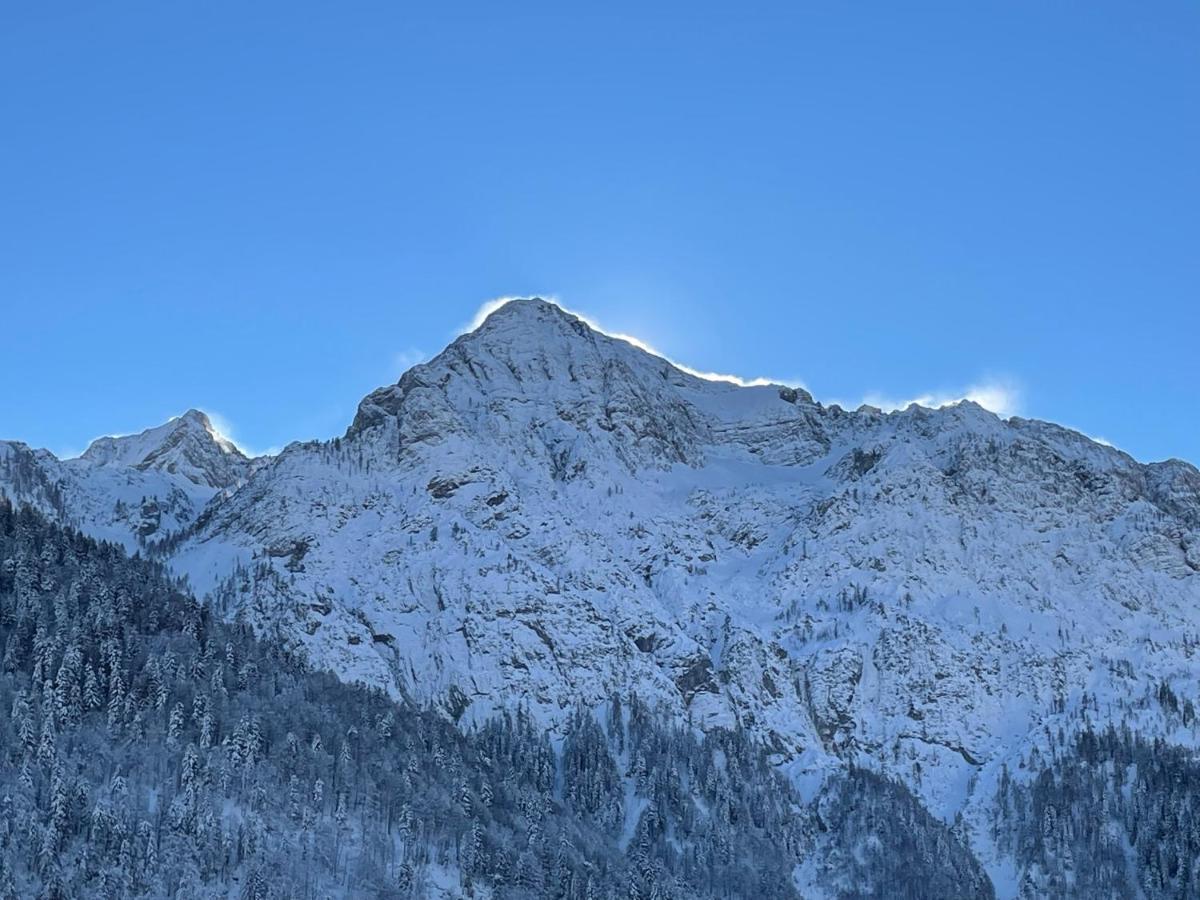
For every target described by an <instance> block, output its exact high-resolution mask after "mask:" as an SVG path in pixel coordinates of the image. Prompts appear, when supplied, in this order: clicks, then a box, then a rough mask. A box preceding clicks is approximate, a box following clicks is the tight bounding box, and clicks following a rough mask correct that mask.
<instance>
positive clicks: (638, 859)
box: [0, 501, 980, 900]
mask: <svg viewBox="0 0 1200 900" xmlns="http://www.w3.org/2000/svg"><path fill="white" fill-rule="evenodd" d="M0 646H2V647H3V660H2V663H0V664H2V668H3V672H2V674H0V703H2V704H3V708H4V709H7V710H11V716H9V717H7V718H4V719H0V747H2V748H3V750H2V751H0V898H3V900H12V898H26V897H45V898H59V897H81V898H85V897H105V898H112V897H117V898H133V897H177V898H206V897H213V898H215V897H229V896H239V897H246V898H255V900H261V898H268V897H271V898H285V897H296V898H301V897H324V896H330V895H336V896H351V897H377V896H378V897H428V896H439V895H444V896H478V897H497V898H501V897H503V898H532V897H554V898H608V897H621V898H650V897H654V898H669V897H678V898H684V897H758V898H763V897H790V896H795V895H796V892H795V888H794V886H793V869H794V868H795V866H796V865H797V863H798V862H799V861H800V860H801V859H802V858H803V857H804V855H805V853H806V852H809V850H811V849H812V848H815V846H816V845H815V844H814V835H815V834H816V833H817V832H818V831H819V830H820V829H826V828H828V827H829V825H828V824H822V825H821V826H820V829H817V828H814V825H813V823H812V820H811V817H810V813H809V811H808V810H807V809H806V808H804V807H803V806H802V805H801V803H800V801H799V799H798V798H797V796H796V795H795V794H794V792H793V791H792V790H791V789H790V787H789V786H788V784H787V783H786V781H785V780H784V779H783V778H782V777H781V776H780V775H779V774H778V773H777V772H776V771H775V770H774V769H773V768H771V767H770V766H769V765H768V764H767V763H766V761H765V759H764V757H763V756H762V754H761V752H760V751H759V750H758V749H756V748H755V747H753V746H752V745H751V744H750V743H748V741H747V740H746V738H745V737H743V736H742V735H740V734H737V733H733V732H728V731H714V732H711V733H710V734H708V735H707V736H705V737H704V738H703V739H700V738H697V737H696V736H695V733H694V732H692V731H690V730H688V729H682V728H677V727H672V726H670V725H668V724H666V721H667V720H665V719H660V718H659V717H657V716H656V715H655V714H654V713H653V711H652V710H650V709H649V708H648V707H647V706H646V705H644V704H643V703H642V702H641V701H639V700H638V699H637V698H636V697H634V698H628V699H626V700H621V699H618V698H614V699H613V700H612V701H611V703H610V704H608V705H607V707H606V708H604V709H602V710H598V711H586V710H578V711H577V712H576V713H575V714H574V715H573V716H572V717H571V718H570V724H569V727H568V728H567V729H566V732H565V734H564V735H561V736H558V737H557V738H554V739H553V740H552V739H551V736H549V735H547V734H545V733H542V732H539V731H538V730H536V729H535V728H534V727H533V725H532V724H531V721H530V719H529V718H528V717H527V716H525V715H524V714H523V713H522V712H521V711H519V710H518V711H516V712H515V713H514V714H512V715H504V716H500V717H497V718H495V719H493V720H491V721H490V722H488V723H487V724H486V725H484V726H483V727H480V728H478V729H474V730H472V731H470V732H462V731H460V730H458V729H457V728H455V727H454V726H453V725H452V724H451V723H450V722H449V721H447V720H446V719H445V718H444V717H440V716H438V715H435V714H434V713H432V712H429V711H423V710H419V709H416V708H413V707H411V706H407V705H403V704H397V703H394V702H393V701H391V700H390V699H389V698H387V697H386V696H385V695H384V694H383V693H382V692H380V691H376V690H370V689H367V688H364V687H361V686H354V685H347V684H343V683H340V682H338V681H336V680H335V679H334V678H332V677H331V676H329V675H328V674H324V673H318V672H313V671H310V670H308V669H307V668H306V666H305V665H304V664H303V663H302V662H301V661H300V660H298V659H296V658H295V657H292V656H289V655H287V654H286V653H282V652H278V651H276V650H275V649H274V648H275V646H276V645H275V644H274V643H273V642H272V641H270V640H258V639H256V638H255V637H254V636H253V635H252V634H251V633H250V630H249V629H248V628H246V627H242V626H239V625H237V624H226V623H222V622H220V621H217V620H214V618H213V617H212V616H211V615H210V613H209V611H208V610H207V609H206V608H204V607H202V606H200V605H199V604H197V603H196V602H195V601H194V600H193V599H192V598H191V597H189V596H188V595H186V594H185V593H184V592H182V591H181V590H180V589H179V587H178V585H177V584H175V583H173V582H172V581H170V580H169V579H168V578H167V577H166V576H165V574H164V572H163V570H162V569H161V568H160V567H159V566H158V565H156V564H154V563H150V562H146V561H144V560H141V559H139V558H133V559H130V558H128V557H126V556H125V555H124V553H123V552H122V551H121V550H120V549H118V548H117V547H115V546H113V545H110V544H104V543H98V542H95V541H93V540H91V539H89V538H86V537H83V536H82V535H80V534H78V533H76V532H73V531H70V530H67V529H63V528H60V527H58V526H54V525H51V524H49V523H47V522H46V521H45V520H43V519H42V518H41V517H40V516H38V515H37V514H35V513H34V512H32V511H31V510H30V509H28V508H22V509H21V510H14V509H13V508H12V507H11V506H10V505H9V504H7V503H4V502H2V501H0ZM896 791H899V792H903V788H900V787H899V786H898V785H896V786H892V787H890V788H888V789H886V790H884V791H883V792H882V793H881V794H880V796H883V797H885V798H887V797H891V796H892V794H893V793H894V792H896ZM867 793H870V792H867ZM906 796H907V795H906ZM906 802H907V803H909V804H911V803H912V802H913V801H912V798H911V797H907V801H906ZM871 808H872V809H876V807H875V806H874V805H872V807H871ZM825 817H826V819H827V820H828V821H829V822H834V821H836V820H837V816H836V815H834V816H831V814H830V812H829V810H828V809H827V810H826V813H825ZM889 818H890V817H889V816H888V815H887V814H884V815H883V816H881V817H880V820H879V821H875V822H866V823H864V822H856V823H855V825H856V830H857V831H858V832H859V833H860V834H862V835H864V836H866V837H870V835H871V834H872V833H877V836H876V838H875V840H874V843H875V845H877V846H881V847H883V848H884V849H885V851H886V850H887V849H888V848H889V847H891V846H892V845H893V844H895V842H894V840H893V839H894V838H895V837H896V836H897V833H896V832H895V831H894V830H887V829H886V828H884V830H882V831H881V830H880V828H881V826H886V825H887V820H888V819H889ZM924 818H925V819H928V817H927V816H926V817H924ZM897 821H898V822H899V821H900V820H897ZM916 825H917V831H921V830H922V829H924V830H927V831H929V832H930V833H931V834H934V837H932V838H930V840H933V841H935V842H937V841H944V840H946V839H947V838H946V837H945V834H948V833H946V832H945V830H944V829H943V828H941V826H940V825H938V824H937V823H934V822H933V821H932V820H929V821H924V820H922V821H920V822H918V823H916ZM836 827H840V826H836ZM872 828H874V830H875V831H874V832H872ZM905 830H908V831H911V829H905ZM905 840H906V841H907V844H906V845H905V846H908V845H913V846H918V845H921V843H922V838H921V837H918V838H917V839H916V843H915V844H913V837H912V835H911V833H910V834H909V835H908V836H907V837H906V838H905ZM895 847H896V849H897V850H898V855H897V854H892V853H889V854H888V856H889V861H888V862H889V866H890V867H891V868H890V869H889V870H888V871H894V870H896V867H897V866H898V867H900V868H904V869H905V871H906V873H907V874H908V875H910V876H911V877H913V878H916V879H920V878H922V877H932V878H935V879H940V880H939V881H938V883H946V882H945V880H946V879H947V878H950V879H953V878H955V877H956V876H957V875H958V866H957V864H955V865H953V866H949V867H948V866H946V865H945V863H944V861H943V860H941V859H936V858H935V859H929V858H928V854H926V853H924V852H921V853H914V854H906V851H905V847H904V846H901V845H900V844H895ZM860 865H862V864H860ZM865 865H867V866H868V868H869V867H870V866H871V860H869V859H868V860H866V861H865ZM969 874H970V875H971V877H973V878H976V879H978V878H979V877H980V876H979V872H978V869H977V868H976V869H974V870H973V871H972V872H971V873H969ZM949 883H953V881H951V882H949Z"/></svg>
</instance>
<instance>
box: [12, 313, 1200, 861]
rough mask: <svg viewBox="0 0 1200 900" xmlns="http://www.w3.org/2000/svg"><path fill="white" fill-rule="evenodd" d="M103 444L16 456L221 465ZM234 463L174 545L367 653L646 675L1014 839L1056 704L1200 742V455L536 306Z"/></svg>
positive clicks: (334, 654)
mask: <svg viewBox="0 0 1200 900" xmlns="http://www.w3.org/2000/svg"><path fill="white" fill-rule="evenodd" d="M90 452H91V451H89V453H90ZM7 453H8V454H9V457H8V458H9V459H15V458H17V457H18V456H20V458H22V459H25V458H26V457H27V456H28V454H29V453H31V451H28V450H14V449H12V446H11V445H10V447H9V449H8V450H7ZM172 453H173V454H174V455H173V456H171V455H170V454H172ZM21 454H25V456H21ZM95 455H96V457H97V458H96V459H94V460H93V461H92V462H91V463H86V462H84V463H81V464H80V465H79V466H77V467H75V468H74V469H72V470H71V477H70V478H67V477H65V476H64V477H62V478H60V479H59V480H57V481H56V480H55V477H54V475H53V473H52V474H51V475H49V476H47V477H46V478H45V479H43V480H39V478H41V476H40V475H38V474H37V473H39V472H44V471H50V470H51V469H52V468H53V467H50V466H48V465H47V464H46V462H45V460H43V461H42V462H41V463H38V462H37V460H36V459H35V460H33V461H30V462H27V463H22V464H20V466H17V467H14V464H13V463H9V464H8V469H7V470H5V469H0V479H3V483H4V484H6V485H7V486H8V489H9V490H13V489H14V488H13V485H16V488H15V489H16V490H17V491H18V492H21V491H23V492H24V496H42V497H43V500H42V502H43V504H45V503H51V504H52V503H53V502H54V501H52V500H50V499H45V497H49V496H50V495H51V494H52V493H53V490H57V491H58V492H59V495H60V499H59V502H61V503H62V504H63V505H64V506H65V507H66V508H68V509H71V510H76V507H77V506H78V501H76V500H71V499H66V498H70V497H74V496H76V495H83V494H86V492H87V491H88V490H92V488H90V487H88V485H90V484H91V483H92V482H91V481H89V479H96V478H98V477H99V475H98V473H99V472H101V471H104V472H108V471H121V472H123V473H128V472H130V471H132V472H137V473H138V475H137V477H139V478H148V477H150V476H151V475H154V476H156V477H163V476H169V477H171V478H174V479H176V481H175V482H173V484H176V485H177V484H178V478H179V476H180V475H182V476H183V477H184V478H185V479H189V478H190V474H196V473H198V472H208V471H209V469H208V467H206V466H204V465H201V464H200V463H199V462H198V461H197V460H196V458H195V457H194V456H193V455H190V454H187V453H182V452H181V451H179V449H178V445H176V448H175V449H174V450H172V451H168V453H167V454H165V455H164V454H162V453H159V454H158V455H157V456H154V460H155V462H154V463H152V464H150V465H146V462H147V460H149V459H151V456H152V455H151V454H147V455H140V450H139V452H138V453H132V454H129V455H121V456H120V459H122V460H126V459H132V458H133V457H134V456H140V461H139V462H136V463H133V464H132V466H133V468H132V469H130V468H129V465H130V464H128V463H123V464H122V466H123V467H122V466H114V465H112V464H111V463H112V461H114V460H116V459H117V455H116V454H110V452H109V450H108V449H107V447H106V448H104V452H103V453H101V452H100V451H99V450H98V451H97V453H96V454H95ZM34 456H36V454H34ZM101 456H103V457H104V461H103V462H100V460H99V457H101ZM168 456H169V457H170V458H171V459H172V460H173V464H174V466H175V468H174V469H171V468H170V464H168V466H167V467H166V469H165V470H164V468H163V467H161V466H159V465H158V462H157V461H158V460H162V459H166V458H168ZM222 459H224V458H222ZM0 465H3V463H0ZM60 465H64V466H65V465H67V464H60ZM85 465H90V466H91V467H90V468H87V469H86V471H82V470H83V468H84V466H85ZM55 471H57V470H55ZM242 471H244V470H242ZM5 473H7V474H5ZM14 473H15V474H14ZM89 473H90V474H89ZM189 473H190V474H189ZM127 477H131V478H132V477H134V476H127ZM222 480H223V477H222V476H220V475H219V474H218V475H217V476H214V477H207V478H206V481H205V483H206V485H207V488H206V489H207V490H210V491H212V492H213V493H212V495H211V496H212V499H211V500H206V506H205V507H204V509H203V512H202V513H199V512H198V508H197V507H195V506H193V507H191V508H189V510H188V511H187V515H186V516H183V515H180V516H177V517H176V519H175V520H174V521H173V523H172V524H173V526H175V527H183V528H184V530H183V531H181V532H179V534H178V537H177V539H176V540H173V541H172V542H171V544H170V546H171V557H170V562H171V565H172V566H174V567H175V568H176V569H177V571H180V572H182V573H186V574H187V575H188V576H189V578H190V579H191V581H192V583H193V585H194V586H195V587H196V588H197V589H198V590H199V591H200V592H202V593H205V594H207V595H208V596H209V597H210V599H211V601H212V602H213V603H215V604H217V605H218V606H219V607H220V608H221V609H222V610H224V611H225V612H226V613H228V614H231V615H232V614H234V613H235V612H236V613H240V614H242V615H244V616H246V617H248V618H249V620H250V621H252V622H254V623H255V624H256V626H258V627H259V629H260V630H261V631H263V632H265V633H270V634H273V635H275V636H277V638H278V639H279V640H282V641H286V642H289V643H291V644H294V645H295V646H297V647H298V648H301V649H303V651H304V652H306V653H307V654H308V655H309V656H310V657H311V658H312V659H313V660H314V661H315V662H316V663H317V664H319V665H323V666H327V667H329V668H330V669H332V670H334V671H335V672H338V673H339V674H340V675H342V676H343V677H345V678H348V679H356V680H364V681H368V682H371V683H374V684H378V685H381V686H383V687H385V688H387V689H388V690H390V691H392V692H393V693H395V694H398V695H406V696H411V697H414V698H417V699H420V700H423V701H432V702H433V703H435V704H437V705H438V706H440V708H441V709H443V710H444V711H445V713H446V714H447V715H448V716H451V717H453V718H455V719H457V720H459V721H462V722H467V721H474V720H477V719H478V718H481V717H483V716H486V715H487V714H488V713H489V712H491V711H492V710H494V709H496V708H497V707H501V706H510V705H513V704H516V703H523V704H527V705H529V706H530V708H531V709H532V710H533V711H534V712H535V713H536V714H537V715H539V716H540V717H541V718H542V719H543V721H544V722H546V724H547V725H549V726H551V727H556V726H558V725H560V724H561V723H562V722H563V721H564V719H565V717H566V716H567V714H568V713H569V711H570V710H571V708H572V707H573V706H574V705H575V704H576V703H578V702H580V701H582V702H585V703H592V702H599V701H601V700H603V699H604V698H606V697H608V696H609V695H610V694H611V693H612V692H614V691H620V690H625V689H629V688H636V689H637V690H638V691H639V692H640V693H642V694H643V696H647V697H649V698H652V699H655V700H657V701H659V702H661V703H662V704H664V705H666V706H668V707H670V708H672V709H674V710H675V711H676V712H677V713H678V715H679V716H680V717H681V718H684V717H686V718H688V719H690V721H692V722H693V723H695V724H697V725H698V726H700V727H704V726H706V725H709V724H723V725H734V726H740V727H743V728H745V729H748V730H749V731H750V732H751V733H753V734H754V735H755V736H756V737H757V738H758V739H759V740H761V741H762V742H763V743H764V744H766V746H768V747H769V748H770V749H771V751H772V752H773V753H774V754H775V759H776V760H777V761H778V762H779V763H780V764H781V765H783V766H785V768H786V770H787V771H788V772H789V773H791V774H792V775H793V776H794V777H795V778H796V779H797V780H798V782H800V783H801V784H810V783H811V784H813V785H815V784H816V783H817V782H819V780H820V779H821V777H822V776H823V774H824V773H827V772H829V771H833V770H836V769H838V768H840V767H843V766H844V765H845V764H846V763H848V762H850V761H857V762H858V763H859V764H861V765H867V766H870V767H871V768H875V769H877V770H881V771H884V772H887V773H889V774H892V775H895V776H896V777H898V778H900V779H901V780H903V781H904V782H906V783H907V784H908V785H909V786H911V787H912V788H913V789H914V790H915V791H916V792H917V793H918V794H919V795H920V796H921V797H922V798H923V800H924V802H925V803H926V804H927V805H928V807H929V808H930V809H931V810H932V811H933V812H934V813H935V814H936V815H939V816H941V817H943V818H945V819H946V820H947V821H949V820H952V819H954V818H955V816H956V815H957V814H959V813H962V815H963V818H962V820H961V821H962V824H961V826H960V827H962V828H963V829H965V830H966V831H967V832H968V835H969V837H970V838H971V840H972V841H973V844H974V846H975V847H976V850H977V852H979V853H980V855H981V857H983V858H984V859H985V861H989V860H991V857H989V853H990V852H991V851H990V849H989V848H990V842H989V838H988V836H987V833H986V828H984V827H983V825H982V824H981V823H982V822H984V821H985V818H986V808H987V806H988V804H989V803H990V802H991V798H992V796H993V795H994V782H995V779H996V777H997V773H998V772H999V771H1000V767H1001V766H1002V765H1003V764H1004V763H1006V762H1011V761H1013V760H1015V759H1017V758H1018V757H1019V755H1020V754H1021V753H1023V752H1025V751H1027V750H1028V749H1029V748H1030V747H1031V746H1037V745H1038V743H1039V742H1040V741H1043V740H1044V737H1045V735H1046V734H1048V733H1049V732H1048V729H1049V730H1056V729H1059V728H1066V729H1068V730H1070V729H1071V728H1073V727H1075V726H1076V725H1078V723H1080V722H1081V721H1083V720H1084V719H1085V718H1086V719H1088V720H1089V721H1093V722H1094V721H1097V720H1099V719H1104V718H1108V719H1119V718H1124V719H1128V720H1131V721H1134V722H1137V723H1140V724H1139V725H1138V727H1141V728H1144V729H1146V730H1148V731H1155V730H1158V732H1159V733H1164V734H1165V733H1170V734H1171V735H1172V738H1173V739H1174V740H1178V741H1191V740H1193V738H1194V736H1193V735H1192V734H1191V733H1187V734H1184V733H1182V732H1180V731H1178V729H1175V728H1174V726H1173V725H1172V724H1170V723H1168V722H1167V721H1166V720H1164V719H1161V718H1160V717H1158V713H1156V712H1154V711H1153V710H1152V709H1150V707H1148V706H1147V705H1146V698H1147V697H1149V696H1152V692H1153V691H1154V690H1156V689H1157V688H1158V686H1159V685H1160V684H1162V683H1163V682H1167V683H1169V684H1171V685H1174V686H1175V688H1176V689H1177V690H1178V691H1180V692H1182V693H1188V692H1191V693H1195V691H1196V687H1197V686H1196V683H1195V682H1196V671H1197V669H1196V667H1195V665H1194V661H1193V660H1192V653H1193V650H1194V648H1195V646H1196V644H1197V641H1198V640H1200V474H1198V473H1197V471H1196V469H1194V468H1193V467H1191V466H1189V465H1187V464H1184V463H1180V462H1167V463H1160V464H1154V465H1143V464H1140V463H1138V462H1136V461H1135V460H1133V459H1131V458H1130V457H1128V456H1127V455H1125V454H1123V453H1121V452H1119V451H1117V450H1114V449H1112V448H1110V447H1106V446H1101V445H1099V444H1096V443H1094V442H1092V441H1090V440H1088V439H1087V438H1085V437H1083V436H1082V435H1079V434H1077V433H1075V432H1071V431H1069V430H1066V429H1063V428H1059V427H1057V426H1054V425H1050V424H1047V423H1042V422H1033V421H1027V420H1021V419H1011V420H1008V421H1004V420H1001V419H999V418H997V417H996V416H994V415H992V414H990V413H988V412H986V411H985V410H983V409H982V408H980V407H978V406H976V405H974V404H971V403H962V404H959V405H957V406H953V407H948V408H943V409H939V410H929V409H923V408H918V407H911V408H909V409H908V410H905V411H902V412H896V413H892V414H887V415H885V414H882V413H879V412H878V411H874V410H870V409H866V408H864V409H863V410H861V411H858V412H847V411H843V410H841V409H839V408H837V407H825V406H822V405H820V404H818V403H816V402H814V401H813V399H812V398H811V397H810V396H808V395H807V394H806V393H805V392H803V391H799V390H794V389H790V388H786V387H782V386H759V387H742V386H738V385H735V384H731V383H726V382H720V381H709V380H705V379H702V378H698V377H695V376H693V375H690V374H688V373H686V372H684V371H681V370H679V369H677V368H675V367H674V366H672V365H671V364H670V363H668V362H667V361H665V360H663V359H661V358H658V357H655V356H653V355H651V354H648V353H646V352H644V351H642V350H640V349H638V348H636V347H634V346H632V345H630V344H628V343H626V342H624V341H621V340H618V339H614V338H611V337H608V336H606V335H603V334H600V333H597V332H595V331H593V330H592V329H590V328H589V327H588V326H587V325H586V324H585V323H583V322H582V321H580V320H579V319H577V318H575V317H574V316H572V315H570V314H568V313H566V312H564V311H562V310H561V309H559V308H558V307H556V306H554V305H552V304H549V303H544V302H541V301H532V300H531V301H516V302H513V303H510V304H508V305H507V306H504V307H502V308H501V309H499V310H498V311H497V312H495V313H494V314H493V315H492V316H491V317H490V318H489V319H488V320H487V321H486V322H485V323H484V324H483V325H482V327H480V328H479V329H478V330H476V331H475V332H472V333H470V334H467V335H464V336H463V337H461V338H459V339H458V340H457V341H455V342H454V343H453V344H452V345H451V346H450V347H449V348H447V349H446V350H445V351H444V352H443V353H442V354H441V355H439V356H438V357H437V358H435V359H433V360H432V361H430V362H429V363H426V364H423V365H420V366H417V367H415V368H413V369H412V370H410V371H409V372H407V373H406V374H405V375H404V377H403V378H402V379H401V380H400V381H399V383H398V384H396V385H393V386H390V387H386V388H382V389H380V390H378V391H376V392H374V393H372V394H371V395H369V396H368V397H367V398H365V399H364V400H363V401H362V403H361V404H360V406H359V409H358V413H357V415H356V416H355V419H354V421H353V424H352V425H351V427H350V428H349V430H348V431H347V433H346V435H345V436H344V437H343V438H341V439H338V440H335V441H332V442H328V443H308V444H296V445H293V446H291V447H289V448H288V449H287V450H285V451H284V452H283V453H281V454H280V455H279V456H278V457H275V458H273V459H272V460H270V461H269V462H268V463H266V464H264V465H262V466H260V467H259V468H257V469H256V470H255V471H254V472H253V473H251V474H249V476H248V477H247V478H246V480H245V483H244V484H241V485H240V486H236V485H237V484H238V482H239V478H234V479H233V480H230V481H227V482H225V483H219V482H221V481H222ZM47 482H48V483H49V484H50V485H51V486H52V487H46V483H47ZM54 485H57V487H56V488H54V487H53V486H54ZM235 486H236V487H235ZM218 487H220V488H223V490H221V492H220V493H217V491H216V489H217V488H218ZM39 492H40V493H39ZM185 493H186V492H185ZM189 496H193V495H189ZM72 503H75V504H76V506H72ZM72 515H74V517H75V520H76V521H79V522H80V523H82V524H83V525H84V526H85V527H87V519H86V509H82V508H80V509H78V510H77V511H75V512H73V513H72ZM104 527H109V526H107V525H105V526H104ZM162 528H163V526H162V525H161V523H160V525H159V526H158V530H162ZM989 865H993V866H994V867H995V866H1001V863H1000V862H996V861H995V860H992V861H991V862H989Z"/></svg>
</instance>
